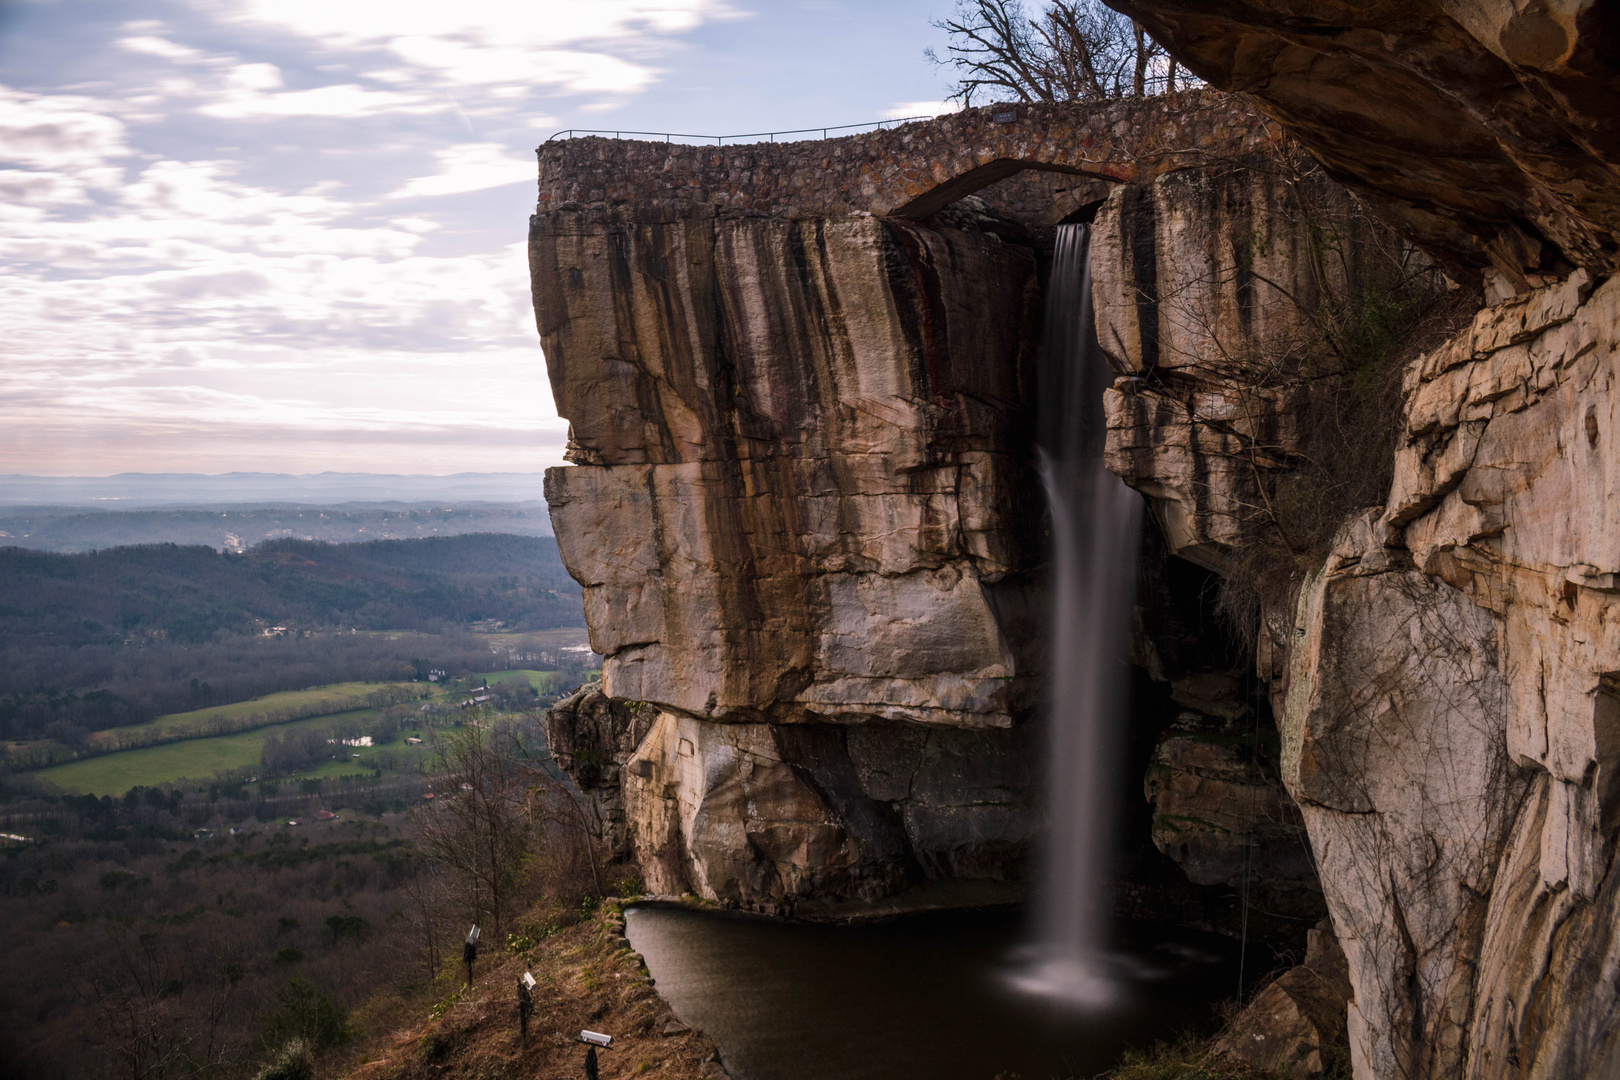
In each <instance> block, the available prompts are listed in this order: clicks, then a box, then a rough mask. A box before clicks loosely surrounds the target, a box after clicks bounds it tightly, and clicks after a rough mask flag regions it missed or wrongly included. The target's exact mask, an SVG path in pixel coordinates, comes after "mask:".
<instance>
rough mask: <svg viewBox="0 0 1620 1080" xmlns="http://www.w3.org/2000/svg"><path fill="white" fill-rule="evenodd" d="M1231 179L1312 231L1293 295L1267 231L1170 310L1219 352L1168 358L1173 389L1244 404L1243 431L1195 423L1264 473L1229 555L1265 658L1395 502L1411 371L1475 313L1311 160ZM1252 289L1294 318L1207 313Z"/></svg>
mask: <svg viewBox="0 0 1620 1080" xmlns="http://www.w3.org/2000/svg"><path fill="white" fill-rule="evenodd" d="M1230 167H1231V168H1234V169H1239V168H1241V169H1261V170H1270V171H1271V172H1272V174H1273V175H1272V176H1271V177H1270V179H1271V180H1272V181H1274V182H1273V183H1272V184H1271V190H1274V191H1277V192H1279V193H1280V199H1281V205H1280V206H1276V207H1273V208H1271V211H1270V212H1271V213H1273V214H1277V215H1280V217H1281V218H1282V219H1284V220H1293V221H1298V222H1300V223H1302V224H1303V226H1304V228H1303V230H1302V232H1303V235H1304V238H1305V243H1304V244H1302V245H1300V247H1299V248H1298V249H1296V250H1291V251H1289V252H1287V253H1284V261H1285V262H1287V264H1288V265H1290V266H1297V267H1300V268H1301V269H1302V270H1303V273H1300V274H1297V275H1296V277H1295V278H1294V279H1293V280H1292V281H1287V282H1285V281H1279V280H1275V279H1274V278H1272V277H1268V276H1267V271H1266V266H1267V265H1268V264H1275V263H1276V261H1277V260H1276V259H1273V258H1272V256H1273V255H1275V254H1277V253H1274V252H1272V251H1270V250H1268V249H1267V247H1266V244H1267V241H1266V240H1265V239H1264V238H1263V237H1262V236H1261V235H1260V234H1259V233H1255V234H1254V235H1251V236H1249V237H1247V238H1244V239H1243V240H1242V242H1240V243H1239V244H1237V245H1235V246H1234V249H1233V252H1232V255H1231V258H1230V260H1229V261H1227V262H1225V263H1224V264H1223V265H1221V266H1219V267H1217V268H1216V269H1215V270H1214V271H1213V275H1214V278H1215V280H1211V279H1209V278H1202V279H1199V280H1197V281H1194V282H1191V283H1188V284H1187V285H1186V286H1185V287H1184V288H1183V289H1182V290H1181V293H1180V294H1179V295H1178V294H1174V293H1172V294H1170V295H1166V296H1160V297H1157V298H1156V301H1157V303H1158V305H1159V307H1160V308H1161V310H1163V311H1164V312H1165V314H1164V317H1165V318H1167V319H1171V320H1178V321H1180V322H1181V324H1182V326H1183V327H1184V328H1191V329H1192V331H1193V332H1192V333H1191V334H1189V335H1187V336H1189V337H1190V338H1193V339H1196V340H1197V342H1198V344H1199V348H1200V349H1201V350H1203V351H1202V352H1200V354H1199V355H1178V356H1167V357H1165V358H1164V360H1163V361H1161V363H1162V364H1163V366H1164V367H1165V368H1166V373H1165V374H1163V375H1162V376H1160V379H1161V383H1162V384H1165V385H1167V386H1168V387H1169V388H1170V390H1171V392H1172V393H1183V394H1185V393H1186V387H1188V386H1197V385H1202V386H1204V387H1206V388H1208V387H1219V388H1220V389H1221V391H1222V394H1221V395H1220V396H1221V398H1222V400H1223V402H1226V403H1230V402H1232V401H1234V400H1235V401H1236V402H1237V404H1238V412H1239V414H1240V417H1241V419H1240V420H1238V421H1237V422H1234V421H1233V420H1232V419H1231V418H1230V417H1221V418H1217V417H1205V416H1198V415H1196V413H1195V415H1194V416H1193V417H1192V419H1193V420H1194V422H1201V423H1205V424H1208V425H1209V426H1211V427H1214V428H1216V429H1218V430H1221V431H1223V432H1225V433H1226V434H1228V435H1232V436H1235V440H1234V441H1235V443H1236V444H1237V445H1238V446H1239V448H1240V449H1239V450H1238V451H1237V453H1238V455H1239V456H1240V457H1241V459H1242V466H1243V468H1244V470H1245V471H1246V472H1247V473H1248V474H1249V479H1250V483H1249V485H1248V491H1249V494H1250V501H1249V502H1248V503H1247V504H1246V505H1239V506H1238V507H1236V512H1237V513H1238V515H1239V517H1240V525H1241V533H1242V535H1243V537H1244V540H1243V543H1242V544H1240V545H1237V546H1235V548H1234V549H1233V550H1230V551H1229V552H1228V553H1227V555H1226V558H1225V562H1224V565H1223V575H1222V576H1223V582H1222V591H1221V596H1220V598H1219V602H1218V609H1219V611H1220V612H1221V614H1222V615H1223V617H1224V618H1225V620H1226V621H1227V622H1228V623H1229V624H1230V626H1231V628H1232V629H1233V630H1234V631H1235V632H1236V633H1237V634H1238V635H1239V636H1240V637H1241V638H1242V639H1244V640H1245V642H1246V643H1247V644H1248V645H1249V646H1250V647H1252V646H1253V645H1254V643H1255V635H1256V634H1257V633H1258V628H1259V626H1260V621H1261V618H1262V616H1264V615H1266V613H1273V614H1275V613H1281V612H1288V611H1291V610H1292V602H1293V597H1294V595H1295V592H1296V590H1297V589H1298V586H1299V584H1300V582H1301V581H1302V580H1303V579H1304V577H1305V575H1306V574H1308V573H1309V572H1310V571H1311V570H1312V569H1313V568H1314V567H1316V566H1317V565H1319V564H1320V562H1321V560H1322V559H1323V558H1324V557H1325V556H1326V554H1327V549H1328V546H1329V545H1330V544H1331V542H1332V539H1333V537H1334V535H1335V533H1336V532H1337V531H1338V529H1339V528H1340V526H1341V525H1343V523H1344V522H1345V521H1346V520H1347V519H1348V517H1349V516H1350V514H1352V513H1353V512H1354V511H1356V510H1359V509H1363V508H1365V507H1369V506H1377V505H1380V504H1382V503H1383V502H1384V500H1385V499H1386V498H1387V496H1388V493H1389V486H1390V482H1391V479H1392V473H1393V468H1394V460H1395V451H1396V447H1397V440H1398V437H1399V433H1400V429H1401V417H1402V411H1403V408H1404V398H1403V393H1402V376H1403V373H1404V372H1405V370H1406V368H1407V366H1408V365H1409V364H1410V363H1411V362H1412V361H1413V360H1414V359H1416V358H1417V356H1418V355H1419V354H1420V353H1423V352H1426V351H1428V350H1430V349H1433V348H1435V347H1436V346H1438V345H1439V344H1440V343H1441V342H1443V341H1444V340H1445V339H1446V338H1447V337H1449V336H1450V335H1451V334H1453V333H1455V332H1456V331H1457V329H1458V328H1459V327H1460V325H1461V324H1462V323H1463V322H1464V321H1466V318H1467V316H1469V315H1470V314H1471V313H1472V309H1473V306H1474V305H1473V303H1472V298H1471V297H1469V296H1468V295H1466V294H1465V293H1464V291H1463V290H1460V289H1457V288H1456V287H1455V286H1453V285H1452V284H1451V283H1450V282H1449V281H1447V279H1446V278H1445V277H1444V275H1443V274H1442V273H1441V272H1440V271H1439V269H1438V268H1437V267H1436V266H1435V265H1434V264H1433V263H1432V262H1430V261H1429V260H1428V259H1427V258H1425V257H1424V256H1423V255H1422V254H1421V253H1420V252H1419V251H1418V250H1417V249H1416V248H1414V247H1412V246H1411V245H1410V244H1408V243H1406V242H1405V241H1403V240H1401V239H1400V238H1399V237H1397V236H1395V235H1394V234H1393V233H1391V232H1389V230H1387V229H1386V228H1384V227H1383V225H1382V224H1381V223H1379V222H1378V221H1377V220H1376V219H1374V218H1373V217H1372V216H1371V214H1370V213H1368V211H1367V210H1366V209H1365V207H1364V206H1363V205H1362V204H1361V203H1360V202H1359V201H1357V200H1355V199H1354V198H1353V197H1351V196H1349V195H1347V194H1346V193H1345V192H1343V190H1342V189H1340V188H1339V187H1338V186H1337V185H1336V184H1333V183H1332V182H1331V181H1330V180H1329V179H1328V178H1327V177H1326V175H1325V174H1324V173H1323V171H1322V169H1321V167H1320V165H1318V164H1317V163H1316V162H1315V161H1314V159H1311V158H1309V157H1308V156H1307V155H1305V154H1304V153H1302V152H1300V151H1298V150H1296V149H1293V148H1284V149H1282V150H1279V152H1277V153H1276V154H1275V155H1273V156H1272V157H1271V158H1269V159H1268V160H1266V161H1261V162H1256V161H1248V162H1244V163H1241V164H1237V163H1232V164H1231V166H1230ZM1245 289H1247V290H1249V295H1250V296H1251V297H1260V298H1259V299H1254V300H1252V303H1253V304H1255V305H1257V306H1263V305H1265V304H1280V305H1281V306H1282V307H1283V308H1284V309H1286V312H1287V315H1288V317H1284V318H1277V317H1270V318H1269V319H1268V321H1267V322H1266V323H1265V327H1264V329H1263V330H1260V331H1256V332H1254V333H1249V334H1244V333H1241V332H1236V331H1234V329H1233V328H1232V327H1231V326H1226V325H1221V324H1220V322H1219V319H1218V316H1217V315H1216V314H1215V313H1213V312H1207V311H1202V310H1199V307H1198V301H1197V300H1196V299H1194V298H1196V297H1207V296H1211V295H1216V294H1221V293H1222V292H1223V290H1224V291H1225V292H1226V293H1230V292H1233V291H1237V292H1241V291H1243V290H1245ZM1272 314H1273V316H1274V313H1272ZM1257 317H1258V316H1257ZM1177 384H1180V388H1179V389H1178V387H1177ZM1187 396H1188V397H1191V395H1190V394H1188V395H1187Z"/></svg>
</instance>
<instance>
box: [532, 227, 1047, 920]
mask: <svg viewBox="0 0 1620 1080" xmlns="http://www.w3.org/2000/svg"><path fill="white" fill-rule="evenodd" d="M652 217H653V219H652V220H641V219H637V218H636V217H635V216H634V215H624V216H618V215H614V214H612V213H608V212H602V213H597V214H589V213H586V212H569V211H558V212H554V213H552V214H549V215H546V216H543V217H537V218H536V219H535V225H534V232H533V239H532V244H531V252H532V256H533V260H534V280H535V283H536V310H537V312H538V313H539V317H540V321H541V330H542V334H543V339H544V342H545V346H546V354H547V363H548V367H549V369H550V373H551V377H552V384H553V387H554V391H555V395H556V399H557V403H558V408H559V410H560V411H561V412H562V413H563V415H565V416H567V417H569V418H570V420H571V421H572V423H573V428H572V440H571V444H570V451H569V456H570V457H571V459H572V460H574V461H575V462H576V463H577V464H576V465H575V466H574V467H571V468H563V469H554V470H552V471H551V472H550V473H549V474H548V477H547V491H546V494H547V499H548V502H549V503H550V505H551V513H552V519H553V522H554V524H555V527H556V532H557V536H558V541H559V544H560V546H561V548H562V554H563V558H564V559H565V561H566V563H567V565H568V566H569V568H570V570H571V572H572V573H573V574H574V576H575V577H576V578H578V579H579V580H580V582H581V583H582V584H583V585H584V587H585V590H584V591H585V607H586V615H587V619H588V621H589V623H590V627H591V633H592V643H593V646H594V647H595V649H596V650H597V651H598V652H600V653H602V654H603V655H604V657H605V660H604V664H603V689H604V690H605V692H606V693H607V694H608V695H609V696H611V697H612V698H614V699H618V700H620V701H633V702H638V703H643V704H641V705H640V706H639V707H638V711H637V713H636V715H637V716H642V715H649V716H651V717H652V719H651V720H650V729H649V730H647V731H642V732H637V733H635V734H634V735H633V736H630V735H626V736H624V738H625V740H626V741H625V744H624V745H625V747H626V748H629V749H634V750H635V757H634V759H633V760H625V761H623V762H621V764H623V766H624V772H623V775H622V778H620V783H619V786H620V787H621V788H622V795H616V796H614V798H620V799H622V811H621V809H620V807H618V806H615V805H611V800H610V804H606V811H607V813H608V815H609V817H610V818H611V817H612V815H613V814H615V813H619V812H622V813H623V815H624V817H625V820H626V825H625V828H626V830H627V832H626V837H627V839H628V842H629V843H630V844H631V845H632V846H633V847H634V848H635V850H636V851H637V852H638V853H639V854H640V855H641V857H642V862H643V865H644V867H645V868H647V872H648V875H649V881H650V883H651V884H652V885H653V887H655V888H658V889H661V890H664V891H672V892H678V891H686V890H688V889H691V890H694V891H697V892H699V893H701V894H703V895H708V896H716V897H727V898H731V899H737V900H740V901H744V902H749V903H760V904H774V903H778V902H780V901H782V900H784V899H787V898H791V897H794V896H801V895H822V896H825V895H875V894H881V893H885V892H889V891H893V890H895V889H897V888H899V887H901V886H902V885H903V884H905V883H906V882H907V881H908V880H911V879H912V878H914V877H917V876H932V875H936V874H948V875H956V874H963V875H966V876H988V877H1002V876H1006V875H1007V874H1009V873H1012V872H1013V871H1014V870H1015V868H1016V867H1017V865H1018V864H1019V861H1020V860H1021V858H1022V855H1023V848H1024V846H1025V843H1026V840H1027V835H1028V833H1029V830H1030V828H1031V821H1030V808H1029V806H1028V799H1027V798H1026V794H1027V787H1028V783H1029V779H1028V772H1029V762H1028V760H1027V750H1026V746H1025V744H1026V742H1027V740H1026V739H1025V737H1024V735H1023V733H1022V732H1016V731H1008V730H1006V729H1008V728H1010V727H1011V726H1012V725H1013V723H1014V721H1015V719H1019V718H1022V717H1024V716H1026V715H1027V714H1028V712H1029V710H1030V709H1031V707H1032V705H1033V700H1034V693H1035V690H1036V687H1037V685H1038V675H1039V670H1040V665H1041V658H1040V655H1039V651H1038V648H1037V647H1036V643H1035V635H1034V629H1035V627H1034V624H1033V622H1032V619H1033V617H1034V613H1033V612H1032V610H1031V609H1032V604H1033V603H1034V594H1035V589H1036V587H1037V579H1036V576H1035V573H1036V571H1037V569H1038V564H1039V561H1040V559H1041V553H1040V543H1041V540H1040V535H1041V513H1042V504H1041V501H1040V499H1039V497H1038V495H1037V494H1035V493H1034V492H1033V491H1032V490H1031V484H1032V483H1033V479H1034V478H1033V474H1032V472H1031V470H1030V459H1029V442H1028V437H1029V411H1028V405H1029V384H1030V381H1031V371H1030V363H1031V360H1032V352H1031V350H1032V347H1033V334H1032V333H1031V330H1030V327H1031V325H1032V322H1033V320H1034V319H1035V318H1036V317H1037V316H1038V305H1039V300H1040V281H1039V275H1038V266H1037V259H1036V255H1035V252H1034V251H1033V250H1032V249H1031V247H1029V246H1028V245H1027V244H1026V243H1021V242H1017V240H1018V238H1017V236H1016V235H1014V234H1009V237H1008V239H1006V240H1004V239H1002V237H1001V236H999V235H997V233H996V232H993V231H988V230H985V229H979V228H975V227H973V226H974V220H975V219H974V215H972V214H967V215H961V214H959V215H956V217H955V218H954V219H953V220H954V221H955V222H956V223H957V224H959V225H964V226H966V227H959V228H930V227H927V226H922V225H914V224H905V223H898V222H886V221H882V220H879V219H875V218H871V217H849V218H843V219H835V220H779V219H778V220H771V219H762V218H735V219H733V218H721V217H717V216H716V215H715V214H714V213H713V212H712V210H706V209H705V208H702V207H699V208H695V209H694V210H693V211H692V212H691V213H690V215H689V216H685V217H670V218H668V219H659V216H658V215H653V216H652ZM1014 233H1016V230H1014ZM858 722H867V723H874V724H875V726H874V727H872V728H870V729H866V728H861V729H854V730H852V732H850V733H846V732H845V731H843V730H842V729H841V728H837V727H832V726H829V725H833V724H849V723H858ZM899 722H904V723H909V724H914V725H919V726H920V728H919V729H918V730H917V731H916V732H913V731H911V730H910V729H901V728H899V727H898V726H897V723H899ZM780 724H792V725H795V727H794V728H793V729H791V730H779V729H778V727H777V725H780ZM934 728H940V729H945V730H943V731H941V732H940V733H939V734H937V735H936V734H929V730H928V729H934ZM974 730H980V731H983V732H984V734H981V735H973V734H958V732H972V731H974ZM869 731H870V732H882V733H885V734H869V733H868V732H869ZM856 732H859V734H857V733H856ZM615 738H618V736H615ZM829 770H830V771H829Z"/></svg>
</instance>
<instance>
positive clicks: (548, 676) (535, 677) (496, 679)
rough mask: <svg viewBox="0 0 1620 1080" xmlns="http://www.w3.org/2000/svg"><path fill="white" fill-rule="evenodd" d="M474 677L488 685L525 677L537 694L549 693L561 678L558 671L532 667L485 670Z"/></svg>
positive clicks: (560, 673)
mask: <svg viewBox="0 0 1620 1080" xmlns="http://www.w3.org/2000/svg"><path fill="white" fill-rule="evenodd" d="M473 677H474V678H475V679H484V680H486V681H488V683H489V685H491V686H494V685H495V684H496V683H501V682H505V681H506V680H508V679H527V680H528V681H529V686H530V687H532V688H533V689H534V692H535V693H537V694H547V693H550V692H551V690H552V689H553V687H554V686H555V684H556V683H557V682H558V681H560V680H561V678H562V672H560V671H537V670H534V669H533V668H513V669H511V670H509V671H486V672H481V673H479V674H477V675H475V676H473Z"/></svg>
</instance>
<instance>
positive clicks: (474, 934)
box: [467, 926, 481, 945]
mask: <svg viewBox="0 0 1620 1080" xmlns="http://www.w3.org/2000/svg"><path fill="white" fill-rule="evenodd" d="M479 933H481V931H480V930H479V929H478V927H476V926H474V927H473V928H472V929H471V930H469V931H467V944H469V945H476V944H478V935H479Z"/></svg>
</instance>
